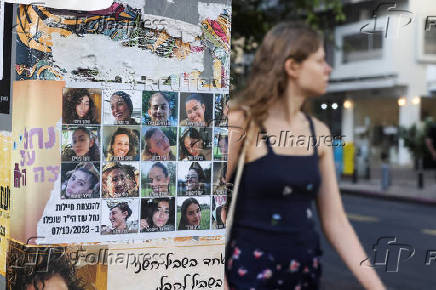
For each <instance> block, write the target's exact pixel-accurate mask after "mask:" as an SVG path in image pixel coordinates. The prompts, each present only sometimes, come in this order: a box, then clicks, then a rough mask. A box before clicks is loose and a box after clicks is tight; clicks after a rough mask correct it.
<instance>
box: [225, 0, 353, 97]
mask: <svg viewBox="0 0 436 290" xmlns="http://www.w3.org/2000/svg"><path fill="white" fill-rule="evenodd" d="M271 2H273V1H269V0H266V1H265V0H233V1H232V56H235V55H236V54H237V53H236V51H237V50H238V49H241V48H242V50H243V51H244V53H248V54H249V53H254V51H255V50H256V48H257V47H258V45H259V44H260V43H261V41H262V39H263V37H264V36H265V34H266V32H267V31H268V30H269V29H271V28H272V27H273V26H274V25H276V24H277V23H279V22H281V21H286V20H302V21H305V22H306V23H307V24H309V25H310V26H312V27H313V28H315V29H318V30H321V31H324V37H325V38H326V40H327V41H330V42H331V41H332V40H333V33H332V30H327V28H332V27H334V26H335V25H336V24H337V23H340V22H342V21H345V14H344V12H343V11H342V1H341V0H293V1H290V0H277V5H271ZM241 38H243V39H244V41H243V44H242V46H241V44H240V42H238V41H236V40H238V39H241ZM231 65H232V69H231V80H232V81H231V84H232V89H239V88H240V87H241V86H243V85H244V81H245V79H244V76H242V75H240V74H238V73H237V72H236V70H235V69H234V57H232V64H231Z"/></svg>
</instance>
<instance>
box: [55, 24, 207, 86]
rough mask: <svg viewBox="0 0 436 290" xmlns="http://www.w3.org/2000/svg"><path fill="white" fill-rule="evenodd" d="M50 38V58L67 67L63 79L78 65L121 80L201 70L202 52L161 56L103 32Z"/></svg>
mask: <svg viewBox="0 0 436 290" xmlns="http://www.w3.org/2000/svg"><path fill="white" fill-rule="evenodd" d="M52 40H53V46H52V52H53V61H54V63H56V65H58V66H60V67H62V68H64V69H66V70H67V74H66V75H65V76H66V78H67V79H74V78H75V76H74V75H73V74H72V72H73V71H74V70H77V69H78V68H88V69H97V70H98V75H97V76H96V78H97V79H107V80H113V79H115V77H121V78H122V79H123V82H124V81H125V80H126V79H128V80H130V79H131V78H132V77H134V78H135V80H136V81H140V80H141V76H147V77H148V78H152V79H159V78H167V77H169V74H171V75H179V74H181V73H190V72H193V71H203V70H204V64H203V59H204V52H198V53H191V54H189V55H188V56H187V57H186V58H185V59H183V60H180V59H177V58H161V57H159V56H157V55H156V54H153V53H150V52H148V51H146V50H142V49H140V48H137V47H122V46H121V45H120V43H119V42H116V41H113V40H111V39H109V38H107V37H106V36H104V35H84V36H83V37H77V36H70V37H68V38H65V37H61V36H60V35H59V34H55V33H53V34H52Z"/></svg>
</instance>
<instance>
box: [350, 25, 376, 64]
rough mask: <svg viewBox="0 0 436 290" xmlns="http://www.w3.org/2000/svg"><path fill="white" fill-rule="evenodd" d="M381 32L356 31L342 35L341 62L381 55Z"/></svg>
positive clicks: (370, 58)
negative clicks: (366, 32)
mask: <svg viewBox="0 0 436 290" xmlns="http://www.w3.org/2000/svg"><path fill="white" fill-rule="evenodd" d="M382 39H383V32H382V31H377V32H375V33H373V34H365V33H357V34H351V35H347V36H344V37H343V41H342V63H349V62H353V61H362V60H373V59H379V58H381V57H382V45H383V44H382Z"/></svg>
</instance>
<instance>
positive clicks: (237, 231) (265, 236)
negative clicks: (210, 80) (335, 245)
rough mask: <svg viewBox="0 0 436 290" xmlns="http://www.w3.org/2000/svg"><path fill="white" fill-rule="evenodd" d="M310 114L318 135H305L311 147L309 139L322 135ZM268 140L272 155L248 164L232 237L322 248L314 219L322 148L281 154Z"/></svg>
mask: <svg viewBox="0 0 436 290" xmlns="http://www.w3.org/2000/svg"><path fill="white" fill-rule="evenodd" d="M306 118H307V120H308V121H309V124H310V131H311V134H312V136H311V139H309V138H308V136H305V139H304V140H305V143H304V146H306V147H307V142H309V141H313V142H315V140H316V135H315V130H314V126H313V121H312V119H311V118H310V117H309V116H308V115H306ZM262 131H263V133H265V134H264V135H261V136H267V135H266V130H265V129H264V128H262ZM283 135H284V133H283ZM289 135H290V134H289V133H288V138H289ZM296 137H297V136H295V137H293V138H294V140H293V141H294V142H296V140H298V139H297V138H296ZM259 139H260V138H259ZM263 140H264V142H266V145H267V149H268V152H267V154H266V155H265V156H262V157H260V158H258V159H256V160H254V161H252V162H247V163H245V165H244V171H243V173H242V176H241V181H240V185H239V193H238V200H237V202H236V208H235V214H234V221H233V228H232V231H231V239H239V240H245V241H247V242H250V243H251V244H253V245H255V246H257V247H260V248H263V249H266V250H271V251H280V252H283V251H286V253H291V252H294V251H296V252H298V251H301V248H304V249H314V250H318V251H321V250H320V249H319V235H318V233H317V232H316V231H315V229H314V221H313V217H312V200H313V199H315V198H316V196H317V194H318V189H319V186H320V183H321V176H320V172H319V167H318V149H317V146H316V145H315V144H311V145H312V146H313V154H312V155H303V156H300V155H279V154H276V153H274V151H273V149H272V146H271V143H270V138H269V137H265V138H264V139H263ZM276 141H277V140H276ZM259 142H261V141H259ZM287 142H288V144H289V142H290V139H289V140H287ZM294 144H295V143H294ZM232 179H234V176H233V178H232ZM309 252H312V250H309Z"/></svg>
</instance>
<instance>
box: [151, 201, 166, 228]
mask: <svg viewBox="0 0 436 290" xmlns="http://www.w3.org/2000/svg"><path fill="white" fill-rule="evenodd" d="M169 219H170V203H169V202H168V201H160V202H159V203H158V205H157V211H155V212H154V213H153V217H152V220H153V224H154V225H155V226H158V227H163V226H164V225H166V224H167V222H168V220H169Z"/></svg>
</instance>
